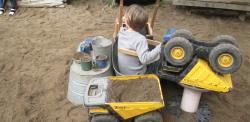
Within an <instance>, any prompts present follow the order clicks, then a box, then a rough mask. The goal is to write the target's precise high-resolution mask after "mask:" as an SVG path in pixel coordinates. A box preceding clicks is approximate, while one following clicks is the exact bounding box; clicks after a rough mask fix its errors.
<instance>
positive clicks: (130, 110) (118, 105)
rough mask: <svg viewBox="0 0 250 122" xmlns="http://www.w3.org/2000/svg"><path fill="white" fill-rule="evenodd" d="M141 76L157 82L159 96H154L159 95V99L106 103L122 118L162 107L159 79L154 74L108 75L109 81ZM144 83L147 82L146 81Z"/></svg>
mask: <svg viewBox="0 0 250 122" xmlns="http://www.w3.org/2000/svg"><path fill="white" fill-rule="evenodd" d="M143 78H148V79H154V80H155V81H156V82H157V84H158V87H159V89H157V90H159V96H156V97H160V100H159V101H144V102H108V103H106V104H108V105H110V106H111V108H112V109H113V110H114V111H115V112H116V113H118V114H119V115H120V116H121V117H122V118H123V119H129V118H132V117H135V116H138V115H141V114H144V113H147V112H150V111H154V110H157V109H160V108H163V107H164V100H163V95H162V90H161V85H160V80H159V78H158V77H157V76H156V75H144V76H116V77H109V79H110V80H111V81H112V80H116V81H121V82H126V81H128V80H138V79H143ZM144 83H145V84H147V82H146V81H145V82H144ZM145 92H146V91H145Z"/></svg>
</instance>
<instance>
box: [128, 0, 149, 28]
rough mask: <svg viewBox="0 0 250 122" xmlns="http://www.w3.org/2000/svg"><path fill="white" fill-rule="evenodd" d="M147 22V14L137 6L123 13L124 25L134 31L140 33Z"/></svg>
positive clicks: (132, 6)
mask: <svg viewBox="0 0 250 122" xmlns="http://www.w3.org/2000/svg"><path fill="white" fill-rule="evenodd" d="M147 21H148V14H147V12H146V11H145V10H144V9H143V8H142V7H141V6H139V5H135V4H134V5H131V6H129V7H128V8H127V10H126V12H125V23H126V24H127V26H129V27H130V28H132V29H133V30H135V31H140V30H141V29H142V28H143V27H144V26H145V25H146V23H147Z"/></svg>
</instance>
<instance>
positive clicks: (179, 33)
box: [172, 29, 193, 40]
mask: <svg viewBox="0 0 250 122" xmlns="http://www.w3.org/2000/svg"><path fill="white" fill-rule="evenodd" d="M174 37H183V38H185V39H187V40H190V39H193V34H192V33H191V32H190V31H188V30H185V29H180V30H177V31H176V32H174V33H173V35H172V38H174Z"/></svg>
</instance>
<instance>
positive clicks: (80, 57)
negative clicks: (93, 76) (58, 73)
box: [73, 52, 92, 71]
mask: <svg viewBox="0 0 250 122" xmlns="http://www.w3.org/2000/svg"><path fill="white" fill-rule="evenodd" d="M73 59H74V61H75V62H76V63H80V64H81V68H82V70H83V71H89V70H91V69H92V59H91V56H90V55H89V54H87V53H83V52H77V53H75V55H74V58H73Z"/></svg>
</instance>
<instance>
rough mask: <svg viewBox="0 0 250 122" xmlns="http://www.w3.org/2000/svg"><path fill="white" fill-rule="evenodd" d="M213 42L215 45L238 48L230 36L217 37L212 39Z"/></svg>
mask: <svg viewBox="0 0 250 122" xmlns="http://www.w3.org/2000/svg"><path fill="white" fill-rule="evenodd" d="M213 42H215V43H220V44H221V43H224V44H226V43H227V44H232V45H235V46H237V47H238V45H237V44H236V42H237V41H236V39H235V38H234V37H232V36H229V35H220V36H217V37H215V38H214V39H213Z"/></svg>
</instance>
